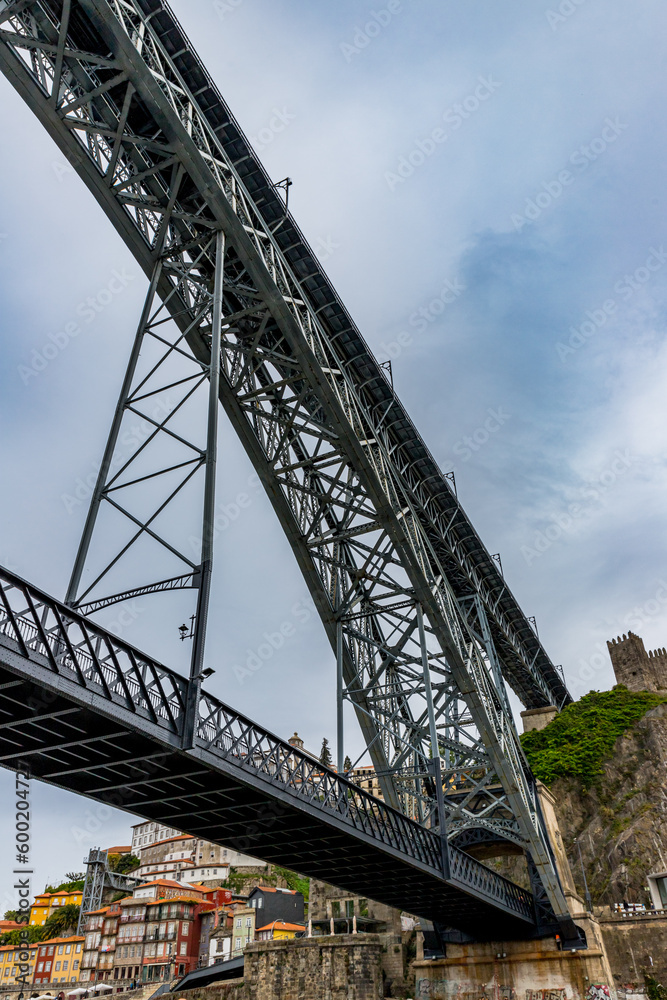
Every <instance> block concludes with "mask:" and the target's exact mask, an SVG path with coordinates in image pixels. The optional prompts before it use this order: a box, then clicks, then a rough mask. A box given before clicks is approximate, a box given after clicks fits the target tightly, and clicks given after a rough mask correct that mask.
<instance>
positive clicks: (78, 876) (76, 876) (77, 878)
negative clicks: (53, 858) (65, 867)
mask: <svg viewBox="0 0 667 1000" xmlns="http://www.w3.org/2000/svg"><path fill="white" fill-rule="evenodd" d="M85 877H86V873H85V872H65V878H66V879H67V881H68V882H83V881H84V879H85Z"/></svg>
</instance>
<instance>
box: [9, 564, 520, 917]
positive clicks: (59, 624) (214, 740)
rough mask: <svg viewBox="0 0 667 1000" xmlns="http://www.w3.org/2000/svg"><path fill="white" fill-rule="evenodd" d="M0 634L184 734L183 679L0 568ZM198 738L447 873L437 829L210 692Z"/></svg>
mask: <svg viewBox="0 0 667 1000" xmlns="http://www.w3.org/2000/svg"><path fill="white" fill-rule="evenodd" d="M0 636H4V637H6V638H7V639H9V640H11V645H14V646H15V647H16V651H17V652H18V653H19V654H21V655H22V656H23V657H25V658H26V659H28V660H32V661H33V662H34V661H35V657H38V658H39V661H40V665H41V666H45V667H47V668H48V669H50V670H51V671H53V673H55V674H58V675H60V676H64V677H66V678H67V679H68V680H70V681H73V682H74V683H75V684H78V685H79V686H81V687H83V688H85V689H87V690H90V691H94V692H95V693H96V694H97V695H99V696H101V697H102V698H104V699H106V700H107V701H111V702H113V703H114V704H117V705H120V706H121V707H123V708H125V709H128V710H129V711H131V712H132V713H134V714H136V715H141V716H142V717H144V718H146V719H148V720H149V721H151V722H153V723H155V724H157V725H158V726H160V727H162V728H167V729H169V730H170V731H171V732H173V733H174V734H175V735H177V736H180V735H181V734H182V731H183V721H184V713H185V704H186V695H187V686H188V681H187V679H186V678H185V677H182V676H181V675H179V674H177V673H176V672H175V671H173V670H170V669H169V668H168V667H165V666H163V665H162V664H160V663H158V662H157V661H156V660H153V659H151V658H150V657H148V656H146V655H145V654H144V653H142V652H140V651H139V650H137V649H135V648H134V647H133V646H130V645H129V644H128V643H126V642H124V641H122V640H121V639H119V638H118V637H117V636H114V635H112V634H111V633H110V632H107V631H106V630H105V629H104V628H102V627H101V626H99V625H96V624H95V623H94V622H92V621H90V620H89V619H87V618H85V617H83V616H82V615H80V614H78V612H76V611H73V610H72V609H71V608H68V607H67V606H66V605H65V604H62V603H61V602H59V601H56V600H55V599H53V598H51V597H49V596H48V595H47V594H44V593H43V592H41V591H40V590H38V589H37V588H35V587H33V586H32V585H31V584H29V583H27V582H26V581H25V580H22V579H21V578H20V577H18V576H16V575H15V574H14V573H12V572H10V571H9V570H6V569H4V568H2V567H0ZM38 701H39V699H38V698H36V702H37V703H38ZM31 707H33V706H31V704H30V702H29V703H28V708H31ZM197 745H198V747H199V748H200V749H203V750H205V751H207V752H208V753H210V754H211V755H212V756H213V757H214V758H215V757H218V758H220V759H224V760H225V761H226V762H228V763H232V764H234V766H235V767H237V768H239V770H241V771H246V772H250V773H253V774H254V775H255V776H263V777H264V778H266V779H267V781H268V782H269V783H270V784H271V785H273V786H274V789H275V790H276V791H278V790H280V791H282V792H283V793H287V796H288V798H289V799H290V800H292V801H293V800H294V799H295V798H296V799H301V800H303V801H305V802H307V803H308V804H309V805H311V806H314V807H316V808H317V809H319V810H321V811H323V812H325V813H327V814H328V815H330V816H335V818H336V819H337V821H338V822H340V823H343V824H344V825H346V826H348V827H352V828H353V829H354V830H356V831H358V832H359V833H361V834H364V835H366V836H367V837H369V838H371V839H372V840H374V841H375V842H376V843H378V845H384V846H386V847H389V848H391V849H393V850H395V851H397V852H399V853H400V854H402V855H404V856H405V857H406V858H409V859H412V860H414V861H417V862H419V863H421V864H423V865H425V866H427V867H428V868H430V869H431V870H433V871H434V872H435V873H437V874H439V875H440V876H441V877H444V874H445V873H444V871H443V863H442V854H441V844H440V837H439V835H438V834H437V833H435V832H434V831H432V830H429V829H427V828H425V827H423V826H421V825H420V824H419V823H418V822H416V821H415V820H413V819H411V818H410V817H408V816H404V815H403V814H402V813H399V812H398V811H397V810H395V809H392V808H391V807H390V806H387V805H386V804H385V803H384V802H382V801H381V800H380V799H377V798H375V797H374V796H373V795H371V794H370V792H367V791H365V790H364V789H361V788H359V787H357V786H356V785H355V784H353V783H352V782H351V781H349V780H348V779H347V778H344V777H343V776H341V775H338V774H336V772H335V771H332V770H330V769H329V768H327V767H325V766H323V765H322V764H321V763H320V762H319V761H317V760H315V759H314V758H313V757H310V756H309V755H308V754H306V753H304V752H303V751H301V750H299V749H298V748H296V747H293V746H292V745H291V744H290V743H287V742H285V741H283V740H281V739H279V738H278V737H277V736H274V735H273V734H272V733H269V732H267V730H265V729H262V728H261V727H260V726H258V725H256V724H255V723H254V722H252V721H251V720H250V719H247V718H246V717H245V716H242V715H240V714H239V713H238V712H235V711H234V710H233V709H231V708H229V707H228V706H227V705H225V704H223V703H222V702H220V701H218V699H217V698H214V697H213V696H212V695H209V694H207V693H206V692H202V695H201V700H200V703H199V720H198V727H197ZM276 798H280V796H276ZM276 808H277V807H276ZM276 815H279V814H276ZM448 853H449V858H450V870H451V875H450V878H451V881H454V882H457V883H458V884H459V885H460V886H461V887H462V888H468V889H473V890H474V891H475V892H476V893H477V894H482V895H484V896H486V897H487V898H489V900H495V901H497V902H498V903H500V904H501V905H504V906H506V907H509V909H510V910H512V911H513V912H514V913H516V914H517V915H520V916H522V917H524V918H525V919H526V920H532V919H533V899H532V896H531V894H530V893H529V892H527V891H526V890H525V889H522V888H521V887H520V886H517V885H515V883H513V882H510V881H509V880H508V879H505V878H503V877H502V876H500V875H498V874H497V873H496V872H493V871H492V870H491V869H489V868H487V867H486V866H485V865H483V864H481V862H479V861H477V860H475V859H474V858H472V857H470V856H469V855H467V854H464V853H463V852H462V851H459V850H457V849H456V848H455V847H453V846H451V845H450V846H449V849H448Z"/></svg>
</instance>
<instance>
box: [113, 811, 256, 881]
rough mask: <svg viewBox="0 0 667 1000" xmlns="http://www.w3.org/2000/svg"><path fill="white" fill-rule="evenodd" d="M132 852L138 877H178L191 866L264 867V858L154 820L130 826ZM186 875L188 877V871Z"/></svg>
mask: <svg viewBox="0 0 667 1000" xmlns="http://www.w3.org/2000/svg"><path fill="white" fill-rule="evenodd" d="M149 828H153V829H149ZM162 834H164V836H162ZM116 851H118V849H117V848H116ZM132 853H133V854H135V855H136V856H137V857H138V858H139V859H140V861H141V866H140V867H139V868H137V869H136V874H138V875H139V877H140V878H154V877H156V876H157V877H158V878H173V879H177V880H178V879H179V875H178V873H179V872H181V871H182V872H185V869H187V868H190V867H193V866H194V867H197V868H199V867H202V866H203V867H207V868H210V867H220V866H221V865H233V866H234V867H235V868H253V869H255V868H258V869H262V870H266V869H267V867H268V866H267V863H266V862H265V861H260V860H259V859H258V858H253V857H251V856H250V855H249V854H243V853H242V852H241V851H236V850H234V848H232V847H223V846H221V845H220V844H212V843H211V842H210V841H208V840H200V839H198V838H196V837H191V836H190V835H189V834H186V833H181V832H180V830H174V829H172V828H171V827H163V826H160V824H157V823H138V824H137V825H136V826H133V827H132ZM187 878H188V879H189V878H190V873H189V872H188V874H187Z"/></svg>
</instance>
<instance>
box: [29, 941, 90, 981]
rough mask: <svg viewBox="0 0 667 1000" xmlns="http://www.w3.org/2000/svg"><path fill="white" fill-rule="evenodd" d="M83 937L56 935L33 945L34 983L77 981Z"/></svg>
mask: <svg viewBox="0 0 667 1000" xmlns="http://www.w3.org/2000/svg"><path fill="white" fill-rule="evenodd" d="M83 941H84V939H83V937H77V936H73V937H66V938H63V937H58V938H51V939H50V940H49V941H40V942H39V944H38V945H36V946H35V947H36V948H37V949H38V952H37V963H36V965H35V978H34V982H35V984H41V985H44V984H45V983H78V981H79V973H80V971H81V952H82V949H83Z"/></svg>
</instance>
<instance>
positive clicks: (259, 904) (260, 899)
mask: <svg viewBox="0 0 667 1000" xmlns="http://www.w3.org/2000/svg"><path fill="white" fill-rule="evenodd" d="M263 906H264V897H263V896H258V897H257V909H258V910H261V908H262V907H263Z"/></svg>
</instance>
